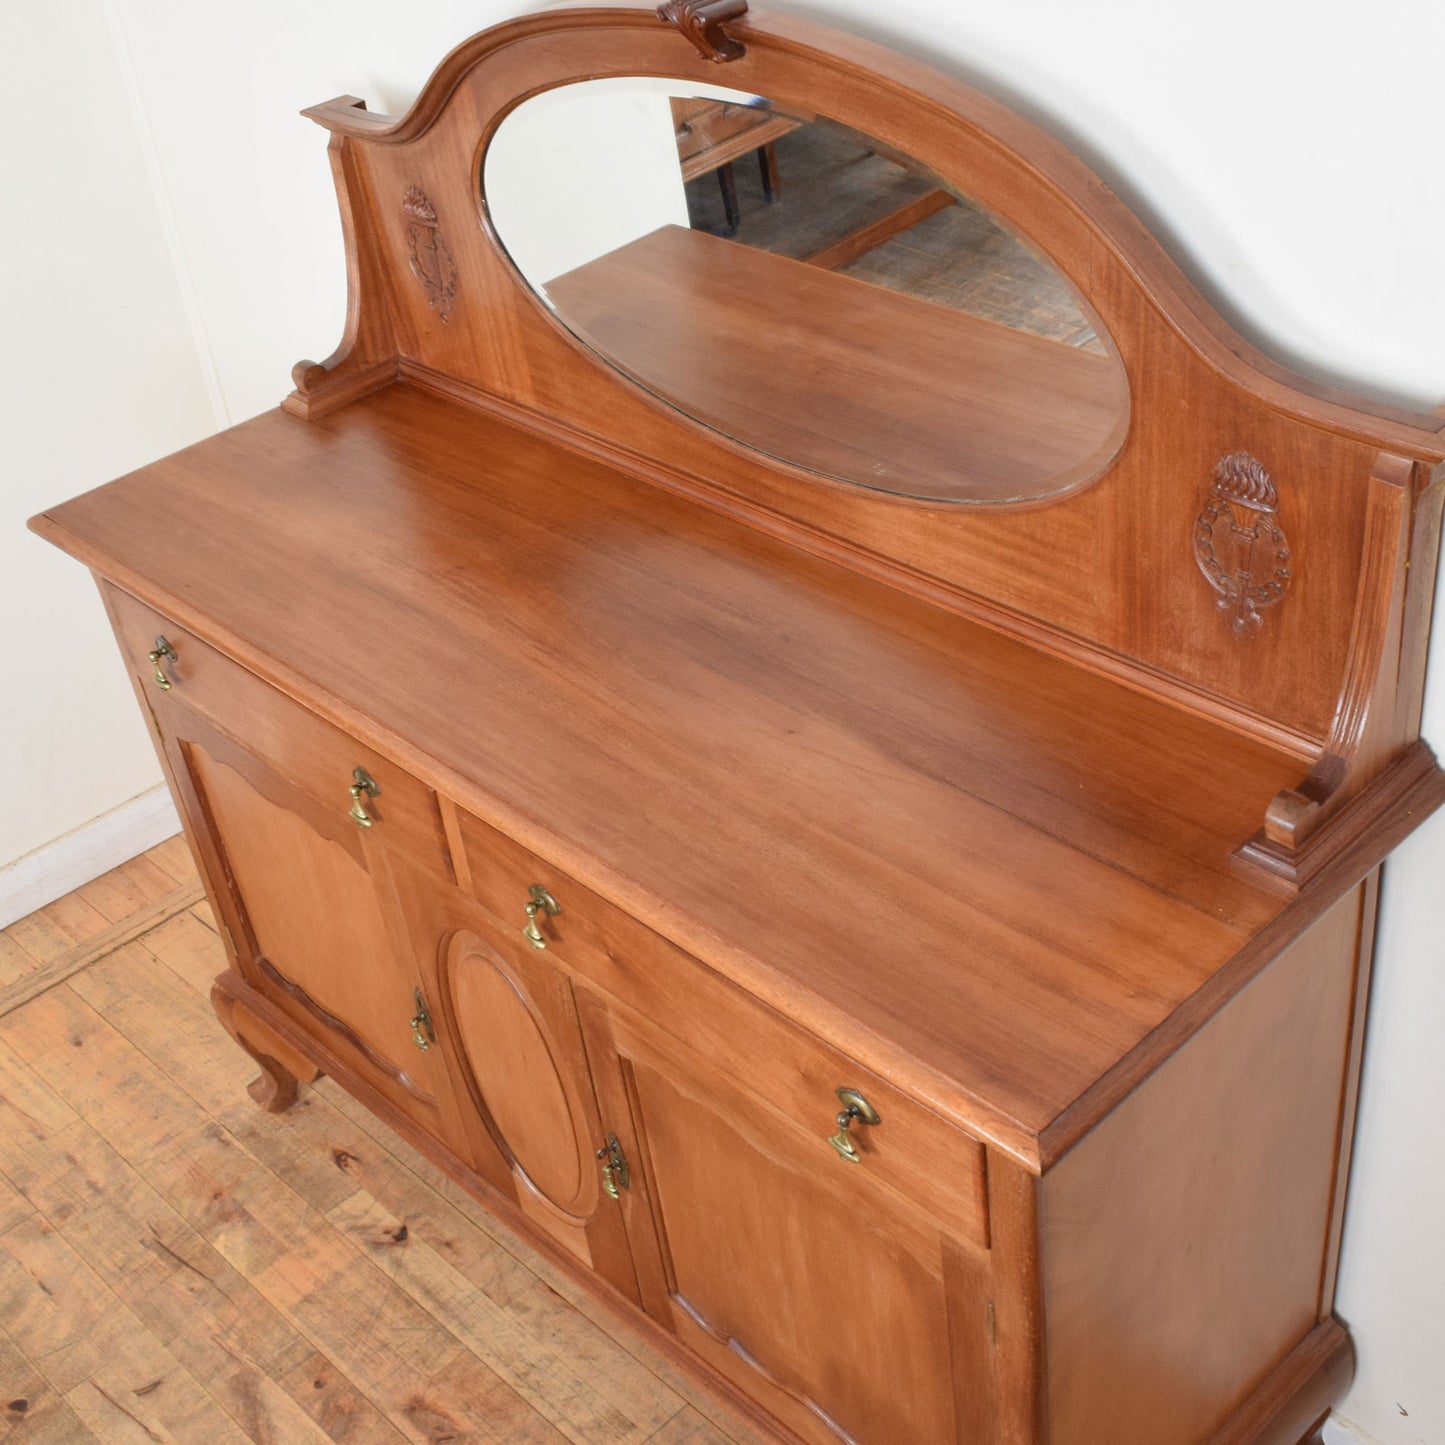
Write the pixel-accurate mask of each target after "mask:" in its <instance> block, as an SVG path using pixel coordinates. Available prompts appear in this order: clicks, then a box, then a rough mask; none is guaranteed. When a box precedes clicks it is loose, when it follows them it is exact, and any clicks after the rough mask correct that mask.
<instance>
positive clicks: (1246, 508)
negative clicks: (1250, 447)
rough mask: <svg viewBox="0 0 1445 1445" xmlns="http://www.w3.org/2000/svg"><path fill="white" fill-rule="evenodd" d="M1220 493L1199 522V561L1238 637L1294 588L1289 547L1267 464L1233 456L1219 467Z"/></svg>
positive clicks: (1217, 483) (1241, 454)
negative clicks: (1279, 516) (1265, 610)
mask: <svg viewBox="0 0 1445 1445" xmlns="http://www.w3.org/2000/svg"><path fill="white" fill-rule="evenodd" d="M1213 492H1214V495H1213V496H1212V497H1211V498H1210V500H1209V501H1208V502H1206V503H1205V506H1204V510H1203V511H1201V512H1200V514H1199V515H1198V516H1197V517H1196V518H1195V519H1194V559H1195V561H1196V562H1198V563H1199V570H1200V571H1201V572H1203V573H1204V575H1205V577H1206V578H1207V579H1208V581H1209V585H1210V586H1211V587H1213V588H1214V590H1215V591H1216V592H1217V593H1219V610H1220V611H1221V612H1225V613H1227V614H1229V618H1230V622H1231V625H1232V626H1233V628H1234V631H1235V633H1236V635H1243V634H1246V633H1249V632H1253V631H1256V630H1258V628H1259V626H1260V624H1261V622H1262V618H1261V617H1260V613H1261V611H1262V610H1263V609H1264V608H1266V607H1272V606H1273V605H1274V604H1275V603H1276V602H1278V601H1279V599H1280V598H1281V597H1283V596H1284V594H1285V592H1286V591H1287V590H1288V588H1289V584H1290V580H1291V579H1292V578H1293V576H1294V572H1293V570H1292V568H1291V565H1290V550H1289V543H1288V542H1287V541H1286V540H1285V535H1284V532H1283V531H1282V530H1281V529H1280V525H1279V523H1278V522H1277V521H1276V520H1275V517H1276V514H1277V513H1278V511H1279V495H1278V493H1277V492H1276V491H1275V487H1274V483H1273V482H1272V481H1271V480H1270V476H1269V473H1268V472H1267V471H1265V469H1264V467H1263V465H1261V463H1260V462H1259V461H1257V460H1256V459H1255V458H1254V457H1252V456H1250V454H1249V453H1248V452H1231V453H1230V454H1229V456H1227V457H1224V458H1223V459H1222V460H1221V461H1220V463H1219V465H1218V466H1217V467H1215V469H1214V488H1213Z"/></svg>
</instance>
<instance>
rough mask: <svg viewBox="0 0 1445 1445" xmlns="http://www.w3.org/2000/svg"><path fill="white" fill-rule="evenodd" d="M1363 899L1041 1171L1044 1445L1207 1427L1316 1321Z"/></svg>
mask: <svg viewBox="0 0 1445 1445" xmlns="http://www.w3.org/2000/svg"><path fill="white" fill-rule="evenodd" d="M1373 897H1374V895H1373V889H1372V888H1371V886H1370V883H1369V882H1368V881H1367V882H1366V883H1365V884H1361V885H1360V886H1359V887H1357V888H1356V889H1354V890H1353V891H1351V892H1350V893H1348V894H1347V895H1346V896H1345V897H1344V898H1342V899H1341V900H1340V901H1339V902H1338V903H1337V904H1335V905H1334V907H1333V908H1331V909H1330V910H1329V912H1327V913H1325V914H1324V915H1323V917H1322V918H1321V919H1320V920H1319V922H1318V923H1316V924H1315V925H1314V926H1313V927H1312V928H1311V929H1310V930H1309V931H1308V932H1307V933H1305V934H1304V935H1303V936H1301V937H1300V938H1299V939H1297V940H1296V941H1295V942H1294V943H1293V944H1291V945H1290V947H1288V948H1287V949H1286V950H1285V951H1284V952H1283V953H1281V954H1280V955H1279V957H1277V958H1276V959H1275V960H1274V961H1273V962H1272V963H1271V964H1270V965H1269V966H1268V967H1266V968H1265V970H1264V971H1263V972H1262V973H1261V974H1260V975H1259V977H1258V978H1257V979H1256V980H1255V981H1254V982H1253V983H1252V984H1251V985H1250V986H1249V987H1248V988H1246V989H1245V990H1244V991H1243V992H1242V993H1241V994H1240V995H1239V996H1238V997H1237V998H1236V999H1234V1000H1233V1001H1232V1002H1231V1003H1230V1004H1229V1005H1228V1007H1226V1008H1225V1009H1224V1010H1222V1011H1221V1012H1220V1014H1219V1015H1218V1016H1217V1017H1216V1018H1215V1019H1214V1020H1212V1021H1211V1023H1210V1024H1208V1025H1207V1026H1206V1027H1205V1028H1204V1029H1202V1030H1201V1031H1200V1033H1199V1034H1197V1035H1196V1036H1195V1038H1194V1039H1192V1040H1191V1041H1190V1043H1189V1044H1187V1045H1186V1046H1185V1047H1184V1048H1183V1049H1181V1050H1180V1051H1179V1052H1178V1053H1177V1054H1176V1055H1175V1056H1174V1057H1173V1058H1172V1059H1170V1060H1169V1062H1168V1063H1166V1064H1165V1065H1164V1066H1163V1067H1162V1068H1161V1069H1160V1070H1159V1071H1158V1072H1157V1073H1156V1074H1154V1075H1153V1076H1152V1077H1151V1078H1150V1079H1149V1080H1148V1081H1147V1082H1146V1083H1144V1084H1143V1085H1141V1086H1140V1088H1139V1089H1138V1090H1136V1091H1135V1092H1134V1093H1133V1094H1131V1095H1130V1096H1129V1097H1128V1098H1127V1099H1125V1100H1124V1102H1123V1103H1121V1104H1120V1105H1119V1107H1118V1108H1117V1109H1115V1110H1114V1112H1113V1113H1112V1114H1110V1115H1109V1116H1108V1117H1107V1118H1106V1119H1105V1120H1104V1121H1103V1122H1102V1123H1101V1124H1099V1125H1098V1127H1097V1128H1095V1129H1094V1130H1093V1132H1092V1133H1090V1134H1089V1135H1088V1136H1086V1137H1085V1138H1084V1139H1083V1140H1082V1141H1081V1142H1080V1143H1079V1144H1078V1146H1077V1147H1076V1148H1075V1149H1074V1150H1073V1151H1072V1152H1071V1153H1070V1154H1068V1155H1067V1156H1065V1158H1064V1159H1062V1160H1061V1161H1060V1162H1059V1164H1058V1166H1057V1167H1056V1168H1055V1169H1054V1170H1052V1171H1051V1172H1049V1173H1048V1174H1046V1175H1045V1177H1044V1180H1043V1183H1042V1188H1041V1198H1040V1226H1039V1227H1040V1241H1041V1251H1042V1270H1043V1286H1044V1308H1045V1321H1046V1322H1045V1329H1046V1332H1047V1338H1048V1352H1049V1361H1050V1364H1049V1378H1048V1395H1049V1414H1050V1421H1051V1431H1050V1435H1049V1438H1050V1440H1051V1441H1052V1442H1053V1445H1090V1442H1095V1441H1099V1440H1109V1441H1113V1442H1117V1445H1136V1442H1137V1445H1144V1442H1154V1441H1159V1440H1164V1439H1169V1440H1175V1441H1179V1442H1181V1445H1182V1442H1185V1441H1202V1440H1205V1439H1208V1438H1209V1437H1210V1435H1211V1433H1212V1432H1213V1431H1214V1430H1215V1429H1217V1428H1218V1427H1219V1426H1220V1425H1221V1423H1222V1422H1223V1421H1224V1420H1225V1419H1227V1418H1228V1417H1229V1416H1230V1415H1231V1414H1232V1413H1233V1412H1234V1410H1235V1409H1236V1408H1237V1407H1238V1406H1239V1405H1240V1404H1241V1403H1242V1402H1243V1401H1244V1400H1245V1399H1246V1397H1248V1396H1249V1394H1250V1393H1251V1391H1253V1390H1255V1389H1257V1388H1260V1387H1261V1386H1262V1385H1263V1383H1264V1381H1265V1379H1266V1377H1267V1376H1268V1375H1269V1374H1270V1372H1271V1371H1272V1370H1273V1368H1274V1367H1275V1366H1276V1365H1277V1364H1278V1363H1279V1362H1280V1361H1281V1360H1283V1359H1284V1358H1285V1357H1286V1356H1287V1355H1288V1354H1289V1353H1290V1351H1291V1350H1293V1349H1294V1348H1295V1347H1296V1346H1297V1345H1298V1344H1299V1343H1300V1341H1301V1340H1302V1339H1304V1337H1305V1336H1306V1335H1308V1334H1309V1333H1310V1331H1311V1330H1313V1329H1314V1328H1315V1327H1316V1325H1317V1324H1318V1323H1319V1321H1320V1320H1321V1318H1322V1317H1327V1316H1328V1313H1329V1303H1328V1300H1327V1298H1324V1294H1325V1291H1326V1289H1327V1281H1328V1279H1330V1278H1332V1274H1333V1270H1332V1265H1333V1260H1332V1259H1330V1258H1328V1257H1327V1256H1329V1255H1332V1254H1333V1253H1334V1251H1335V1250H1336V1249H1337V1248H1338V1240H1337V1234H1336V1232H1335V1230H1334V1227H1333V1214H1334V1202H1335V1193H1336V1173H1337V1159H1338V1156H1339V1150H1340V1143H1341V1138H1342V1135H1341V1126H1342V1123H1343V1113H1344V1111H1345V1109H1346V1108H1347V1107H1348V1106H1349V1104H1350V1102H1351V1101H1352V1098H1353V1095H1352V1092H1351V1081H1352V1079H1353V1077H1354V1073H1355V1070H1356V1069H1357V1067H1358V1058H1357V1050H1356V1048H1355V1046H1354V1045H1355V1040H1354V1031H1353V1027H1352V1025H1353V1021H1354V1014H1355V996H1356V981H1357V975H1358V971H1359V969H1360V968H1361V967H1362V966H1367V965H1366V964H1365V963H1364V962H1363V956H1364V950H1362V946H1361V943H1362V938H1368V936H1369V930H1370V928H1371V926H1372V924H1373ZM1341 1184H1342V1181H1341Z"/></svg>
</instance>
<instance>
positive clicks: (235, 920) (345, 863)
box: [147, 695, 471, 1163]
mask: <svg viewBox="0 0 1445 1445" xmlns="http://www.w3.org/2000/svg"><path fill="white" fill-rule="evenodd" d="M147 702H148V705H149V707H150V711H151V715H152V718H153V720H154V723H155V728H156V735H157V738H158V740H159V744H160V746H161V749H162V752H163V755H164V758H165V760H166V763H167V766H168V771H169V773H170V775H171V779H172V784H173V788H174V791H175V793H176V797H177V802H178V804H179V806H180V808H181V810H182V812H183V813H184V814H185V817H186V822H187V826H188V832H189V835H190V837H191V839H192V842H193V845H194V846H195V847H196V850H197V855H198V861H199V862H200V864H201V868H202V871H203V872H204V873H205V875H206V877H207V880H208V883H209V886H210V889H211V894H212V898H213V901H214V903H215V906H216V911H217V915H218V920H219V921H220V922H221V923H222V924H223V925H224V927H225V929H226V932H227V934H228V936H229V937H230V939H231V941H232V948H233V950H234V953H235V957H236V966H237V969H238V971H239V972H240V974H241V976H242V977H243V978H244V979H245V981H246V983H247V984H248V985H249V986H250V987H251V988H254V989H258V990H260V991H262V992H264V993H265V994H267V995H268V996H269V997H270V998H271V999H272V1000H273V1001H274V1002H275V1003H276V1004H277V1005H278V1006H279V1007H280V1008H282V1009H283V1010H284V1011H285V1012H286V1013H287V1014H288V1015H289V1016H290V1017H291V1018H292V1020H293V1021H294V1022H296V1023H297V1024H298V1025H300V1027H301V1028H303V1029H304V1030H305V1031H306V1032H308V1033H309V1034H311V1035H312V1036H313V1037H315V1038H317V1039H319V1040H322V1041H323V1042H324V1043H325V1044H326V1045H327V1046H329V1047H330V1048H332V1049H335V1050H336V1051H337V1052H338V1053H339V1054H340V1055H341V1056H342V1058H344V1059H345V1060H346V1061H347V1063H348V1064H349V1066H350V1067H352V1068H354V1069H355V1070H356V1072H357V1073H358V1074H359V1075H360V1076H361V1077H362V1078H363V1079H364V1080H365V1081H366V1083H367V1084H368V1085H369V1086H370V1087H372V1088H373V1089H375V1090H377V1092H379V1093H380V1094H382V1095H383V1096H384V1097H385V1098H386V1099H388V1100H389V1101H390V1102H391V1103H392V1104H394V1105H395V1106H396V1107H397V1108H399V1109H400V1110H401V1111H402V1112H403V1113H404V1114H405V1115H406V1116H407V1117H408V1118H410V1119H412V1120H414V1121H415V1123H416V1124H417V1125H418V1126H419V1127H420V1128H421V1129H422V1130H424V1131H425V1132H426V1133H427V1134H429V1135H430V1136H431V1137H433V1138H435V1139H436V1140H438V1141H439V1142H440V1143H441V1144H443V1145H444V1146H445V1147H446V1148H447V1149H448V1150H450V1151H451V1152H452V1153H453V1154H455V1155H456V1156H457V1157H458V1158H459V1159H461V1160H463V1161H465V1162H468V1163H470V1162H471V1155H470V1141H469V1137H468V1134H467V1131H466V1129H465V1128H464V1126H463V1124H462V1118H461V1113H460V1110H459V1108H458V1105H457V1102H456V1099H455V1096H454V1092H453V1088H452V1083H451V1079H450V1076H449V1074H448V1070H447V1064H446V1060H445V1058H444V1054H443V1050H442V1049H440V1048H438V1047H436V1046H435V1045H434V1044H433V1043H432V1041H431V1040H430V1039H428V1040H427V1043H428V1047H427V1048H426V1049H424V1050H423V1049H421V1048H420V1047H418V1045H417V1043H416V1042H415V1038H414V1031H413V1027H412V1020H413V1018H414V1017H416V1016H417V1015H418V1012H419V1009H418V1002H417V1000H418V996H419V995H420V992H421V984H422V978H421V973H420V971H419V968H418V956H417V953H416V950H415V948H414V946H413V944H412V943H411V941H410V940H409V939H408V938H407V936H406V934H405V931H404V927H403V924H402V920H401V917H400V910H399V909H398V907H397V906H396V902H395V898H394V893H393V889H392V884H391V877H390V864H389V862H388V857H387V851H386V849H385V848H384V847H383V846H381V845H380V844H378V843H375V842H371V841H368V839H367V837H366V836H365V835H364V833H363V830H361V829H359V828H358V827H357V826H356V825H355V824H354V823H353V822H352V821H351V820H350V819H349V818H348V816H347V813H346V808H345V806H344V805H343V804H344V801H345V800H344V798H343V800H342V801H341V802H338V803H337V804H334V805H332V806H330V807H327V806H326V805H324V804H322V803H320V802H317V801H316V800H315V799H314V798H312V797H311V796H310V795H309V794H308V793H306V792H304V791H303V790H302V789H300V788H299V787H297V786H296V785H295V784H294V783H292V782H291V781H289V780H288V779H286V778H284V777H283V776H281V774H280V773H279V772H277V771H276V769H275V768H274V767H273V766H272V765H271V763H270V761H269V760H268V759H264V758H261V757H259V756H257V755H255V754H254V753H252V752H251V751H250V750H249V749H248V748H247V747H246V746H244V745H243V744H242V743H240V742H238V741H236V740H235V739H234V738H232V737H230V736H228V735H227V734H226V733H223V732H221V731H219V730H218V729H217V728H216V727H215V726H214V725H213V724H211V723H210V721H209V720H208V719H206V718H204V717H202V716H200V715H199V714H197V713H196V712H195V711H193V710H192V709H191V708H190V707H188V706H187V705H186V704H185V703H184V702H182V701H181V700H179V699H177V698H176V697H175V696H174V695H166V696H164V697H160V698H156V699H153V700H152V699H147ZM428 1011H429V1010H428ZM422 1032H423V1037H425V1028H424V1027H423V1030H422Z"/></svg>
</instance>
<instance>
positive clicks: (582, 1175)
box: [394, 868, 640, 1301]
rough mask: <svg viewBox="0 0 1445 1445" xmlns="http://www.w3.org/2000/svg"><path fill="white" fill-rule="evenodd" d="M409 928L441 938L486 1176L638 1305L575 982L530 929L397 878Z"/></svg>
mask: <svg viewBox="0 0 1445 1445" xmlns="http://www.w3.org/2000/svg"><path fill="white" fill-rule="evenodd" d="M394 877H395V884H396V889H397V894H398V897H399V899H400V900H401V903H402V907H403V909H404V911H405V914H406V917H407V920H408V927H409V930H410V931H411V933H412V934H413V935H414V936H415V937H418V938H430V939H432V940H433V943H432V946H431V948H430V949H429V953H430V955H431V957H432V958H433V959H434V960H435V970H436V972H435V995H436V1000H437V1004H438V1011H437V1025H438V1028H439V1029H440V1030H442V1031H443V1033H444V1036H445V1038H446V1041H447V1049H448V1052H449V1054H450V1055H451V1056H452V1057H453V1058H454V1059H455V1061H456V1067H457V1073H458V1081H459V1084H460V1085H461V1087H462V1088H464V1089H465V1090H466V1091H467V1092H468V1093H469V1094H470V1102H471V1104H472V1113H471V1118H470V1120H469V1123H470V1126H471V1127H472V1129H473V1144H472V1155H473V1158H474V1159H475V1160H476V1161H477V1166H476V1167H477V1169H478V1170H479V1171H480V1172H481V1173H483V1174H484V1175H485V1176H486V1177H487V1178H488V1179H489V1180H491V1181H492V1182H493V1183H494V1184H497V1185H498V1187H499V1188H501V1189H503V1190H504V1191H505V1192H506V1193H507V1194H508V1195H510V1196H511V1197H512V1198H513V1199H514V1200H515V1202H516V1204H517V1207H518V1208H519V1209H520V1210H521V1211H522V1213H523V1214H525V1215H526V1216H527V1218H528V1220H529V1221H530V1222H531V1223H532V1224H533V1225H535V1226H536V1227H537V1228H538V1229H540V1230H542V1231H544V1232H545V1233H546V1234H547V1236H548V1237H549V1238H550V1239H551V1240H553V1242H555V1243H556V1244H557V1245H559V1246H560V1247H561V1248H563V1249H565V1250H566V1251H567V1252H568V1253H569V1254H571V1255H572V1256H573V1257H574V1258H577V1259H579V1260H581V1261H582V1262H583V1263H584V1264H586V1265H587V1266H588V1267H589V1268H590V1269H592V1270H594V1271H595V1272H596V1273H597V1274H599V1275H601V1276H602V1277H603V1278H604V1279H606V1280H607V1281H608V1282H609V1283H611V1284H612V1285H614V1286H615V1287H616V1288H617V1289H618V1290H620V1291H621V1292H622V1293H623V1294H625V1295H626V1296H627V1297H628V1298H629V1299H631V1300H634V1301H638V1300H639V1298H640V1297H639V1295H638V1290H637V1279H636V1274H635V1272H634V1270H633V1265H632V1251H631V1248H630V1246H629V1244H628V1238H627V1230H626V1228H625V1226H624V1224H623V1220H622V1210H621V1207H620V1202H619V1201H618V1200H617V1199H614V1198H611V1197H609V1195H608V1194H607V1193H606V1192H604V1190H603V1187H602V1172H601V1164H600V1162H599V1160H598V1158H597V1150H598V1149H599V1147H601V1146H602V1145H603V1143H604V1141H605V1140H606V1138H607V1136H608V1134H609V1133H610V1132H611V1131H612V1130H613V1129H614V1128H615V1127H616V1126H615V1125H614V1124H612V1123H611V1122H606V1123H604V1121H603V1119H602V1118H601V1117H600V1116H599V1113H598V1108H597V1100H596V1095H595V1093H594V1091H593V1087H592V1078H591V1074H590V1071H589V1068H588V1061H587V1053H586V1050H585V1048H584V1047H583V1042H582V1031H581V1026H580V1024H579V1022H578V1018H577V1006H576V1001H575V999H574V997H573V990H572V981H571V979H570V978H569V976H568V975H567V973H566V972H565V971H564V970H563V968H562V967H561V966H560V965H559V963H558V962H557V961H556V960H555V959H554V958H553V957H552V955H551V954H550V953H548V952H542V951H534V950H532V949H530V948H528V946H527V945H526V943H525V942H524V941H523V939H522V937H521V930H520V928H518V927H517V926H516V923H515V921H513V922H512V924H510V925H508V924H504V923H503V922H502V921H501V920H499V919H496V918H493V917H492V916H491V915H490V914H489V913H487V911H486V910H485V909H483V908H481V907H479V906H478V905H477V904H476V903H475V902H474V901H473V900H472V899H470V898H468V897H467V896H466V895H465V894H463V893H462V892H461V891H460V890H459V889H457V888H455V887H452V886H447V885H442V884H439V883H437V882H436V881H435V880H433V879H430V878H427V877H424V876H423V875H421V874H419V873H418V872H416V871H415V870H413V869H407V868H398V869H396V871H395V875H394Z"/></svg>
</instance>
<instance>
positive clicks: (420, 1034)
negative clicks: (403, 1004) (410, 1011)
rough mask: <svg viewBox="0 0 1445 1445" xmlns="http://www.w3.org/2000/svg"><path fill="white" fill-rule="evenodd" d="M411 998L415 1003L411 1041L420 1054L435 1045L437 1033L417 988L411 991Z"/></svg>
mask: <svg viewBox="0 0 1445 1445" xmlns="http://www.w3.org/2000/svg"><path fill="white" fill-rule="evenodd" d="M412 998H413V999H414V1000H415V1002H416V1015H415V1017H413V1019H412V1021H411V1041H412V1043H414V1044H415V1045H416V1046H417V1048H419V1049H420V1050H421V1051H422V1053H426V1051H427V1050H428V1049H429V1048H431V1046H432V1045H433V1044H434V1043H436V1041H437V1031H436V1029H435V1028H434V1027H433V1026H432V1021H431V1014H430V1013H429V1012H428V1010H427V1006H426V1000H425V999H424V998H423V997H422V996H421V990H420V989H419V988H416V989H413V990H412Z"/></svg>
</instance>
